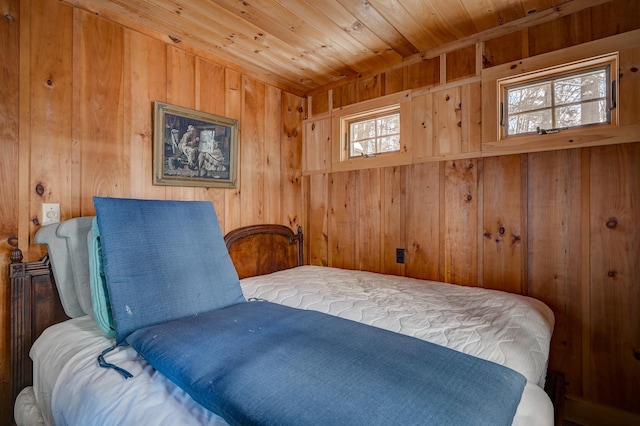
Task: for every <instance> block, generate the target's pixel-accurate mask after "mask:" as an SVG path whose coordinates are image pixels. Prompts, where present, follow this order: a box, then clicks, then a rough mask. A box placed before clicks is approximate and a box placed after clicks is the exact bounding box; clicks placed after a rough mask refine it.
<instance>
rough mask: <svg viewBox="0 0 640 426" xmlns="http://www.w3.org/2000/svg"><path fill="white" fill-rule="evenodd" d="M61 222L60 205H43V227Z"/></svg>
mask: <svg viewBox="0 0 640 426" xmlns="http://www.w3.org/2000/svg"><path fill="white" fill-rule="evenodd" d="M57 222H60V204H59V203H42V225H49V224H51V223H57Z"/></svg>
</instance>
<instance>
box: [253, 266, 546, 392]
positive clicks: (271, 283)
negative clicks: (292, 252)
mask: <svg viewBox="0 0 640 426" xmlns="http://www.w3.org/2000/svg"><path fill="white" fill-rule="evenodd" d="M241 285H242V291H243V293H244V295H245V297H247V298H257V299H264V300H267V301H269V302H275V303H280V304H283V305H288V306H292V307H294V308H302V309H311V310H316V311H320V312H324V313H328V314H331V315H336V316H339V317H342V318H346V319H351V320H354V321H358V322H362V323H365V324H369V325H373V326H376V327H380V328H384V329H387V330H391V331H395V332H398V333H402V334H406V335H409V336H414V337H417V338H420V339H423V340H428V341H430V342H433V343H437V344H439V345H442V346H447V347H449V348H452V349H456V350H458V351H461V352H464V353H467V354H469V355H473V356H476V357H479V358H484V359H486V360H489V361H493V362H496V363H498V364H502V365H505V366H507V367H509V368H511V369H513V370H516V371H518V372H520V373H521V374H522V375H523V376H525V377H526V378H527V380H528V381H529V382H532V383H536V384H538V385H539V386H540V387H544V381H545V377H546V372H547V362H548V358H549V345H550V342H551V334H552V332H553V326H554V315H553V312H552V311H551V309H549V307H548V306H547V305H545V304H544V303H542V302H541V301H539V300H537V299H533V298H531V297H526V296H520V295H516V294H511V293H506V292H503V291H496V290H487V289H481V288H477V287H465V286H459V285H452V284H444V283H439V282H433V281H425V280H418V279H413V278H406V277H398V276H394V275H384V274H376V273H373V272H363V271H352V270H347V269H338V268H329V267H322V266H300V267H298V268H294V269H288V270H284V271H280V272H276V273H274V274H270V275H262V276H258V277H252V278H245V279H244V280H242V282H241Z"/></svg>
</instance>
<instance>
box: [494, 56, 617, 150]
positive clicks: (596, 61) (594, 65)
mask: <svg viewBox="0 0 640 426" xmlns="http://www.w3.org/2000/svg"><path fill="white" fill-rule="evenodd" d="M603 68H608V72H607V82H608V88H607V106H608V108H609V111H608V113H607V114H608V116H609V120H608V122H605V123H591V124H585V125H580V126H571V127H568V128H562V129H544V131H541V132H527V133H518V134H507V127H508V115H507V113H506V108H507V106H506V103H507V102H506V93H507V90H508V89H513V88H517V87H522V86H525V85H528V84H535V83H538V82H544V81H552V80H555V79H559V78H563V77H570V76H572V75H576V74H582V73H585V72H588V71H591V70H598V69H603ZM617 70H618V52H614V53H609V54H605V55H600V56H596V57H593V58H589V59H585V60H579V61H575V62H569V63H565V64H561V65H558V66H554V67H549V68H544V69H540V70H536V71H531V72H528V73H523V74H519V75H517V76H513V77H507V78H503V79H499V80H498V81H497V85H496V86H497V90H498V94H497V99H498V102H497V103H496V104H497V105H496V106H497V108H498V111H497V120H498V123H497V128H498V135H497V136H498V141H499V142H500V141H502V142H509V141H514V140H518V139H520V138H530V137H537V136H545V135H548V134H555V133H559V132H562V133H571V132H583V131H585V130H587V129H592V128H594V127H602V128H606V127H612V126H617V123H618V114H617V99H616V98H617V88H618V72H617ZM550 110H551V111H553V109H551V108H550Z"/></svg>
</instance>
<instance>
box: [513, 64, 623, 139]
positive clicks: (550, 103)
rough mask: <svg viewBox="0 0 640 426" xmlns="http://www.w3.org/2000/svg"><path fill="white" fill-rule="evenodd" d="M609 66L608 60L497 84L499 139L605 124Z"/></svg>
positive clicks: (611, 103) (611, 87)
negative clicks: (498, 85) (499, 107)
mask: <svg viewBox="0 0 640 426" xmlns="http://www.w3.org/2000/svg"><path fill="white" fill-rule="evenodd" d="M594 62H595V63H594ZM614 64H615V62H614V58H612V57H611V56H608V57H604V58H599V59H597V60H596V61H593V60H592V61H590V63H589V64H588V65H585V64H580V65H576V64H569V65H567V66H563V67H560V68H556V69H554V70H552V71H550V70H544V71H542V72H538V73H531V74H529V75H527V76H526V77H525V78H523V77H518V78H514V79H509V80H506V81H503V82H501V84H500V89H501V103H500V105H501V111H500V125H501V126H502V131H501V134H502V137H504V138H507V137H509V136H517V135H525V134H535V133H537V134H549V133H558V132H560V131H562V130H567V129H570V128H577V127H583V126H591V125H604V124H611V123H612V114H611V110H612V109H613V108H615V79H612V75H611V70H612V65H614ZM614 66H615V65H614ZM613 69H615V68H613Z"/></svg>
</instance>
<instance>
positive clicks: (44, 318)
mask: <svg viewBox="0 0 640 426" xmlns="http://www.w3.org/2000/svg"><path fill="white" fill-rule="evenodd" d="M225 242H226V245H227V250H229V254H230V256H231V260H232V261H233V264H234V265H235V267H236V270H237V271H238V276H239V277H240V278H245V277H250V276H256V275H264V274H268V273H271V272H276V271H279V270H282V269H289V268H293V267H295V266H300V265H302V264H303V244H302V243H303V236H302V228H301V227H298V230H297V233H294V232H293V231H292V230H291V229H289V228H288V227H286V226H284V225H253V226H246V227H242V228H238V229H236V230H233V231H231V232H229V233H228V234H227V235H226V236H225ZM9 275H10V279H11V360H10V368H11V379H10V380H11V395H12V400H13V401H15V399H16V397H17V396H18V393H20V391H21V390H22V389H24V388H25V387H26V386H31V385H32V384H33V363H32V361H31V358H29V350H30V349H31V345H32V344H33V342H34V341H35V340H36V339H37V338H38V336H40V334H41V333H42V332H43V331H44V329H45V328H47V327H49V326H50V325H53V324H56V323H59V322H62V321H64V320H67V319H68V318H69V317H67V315H66V314H65V313H64V310H63V308H62V304H61V303H60V297H59V296H58V290H57V288H56V286H55V282H54V279H53V274H52V273H51V266H50V262H49V257H48V255H47V256H45V257H44V258H43V259H42V260H39V261H35V262H22V252H21V251H20V250H19V249H17V248H16V249H15V250H13V252H12V253H11V265H9Z"/></svg>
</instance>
